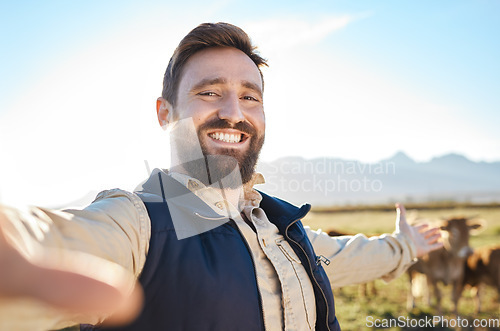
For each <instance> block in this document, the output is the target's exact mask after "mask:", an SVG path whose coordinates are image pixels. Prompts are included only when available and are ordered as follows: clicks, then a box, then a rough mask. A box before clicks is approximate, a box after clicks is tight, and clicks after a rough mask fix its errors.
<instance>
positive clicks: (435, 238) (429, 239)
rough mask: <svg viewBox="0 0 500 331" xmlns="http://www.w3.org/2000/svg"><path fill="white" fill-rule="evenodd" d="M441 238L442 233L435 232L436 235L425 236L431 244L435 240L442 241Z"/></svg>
mask: <svg viewBox="0 0 500 331" xmlns="http://www.w3.org/2000/svg"><path fill="white" fill-rule="evenodd" d="M440 239H441V235H440V234H435V235H433V236H431V237H428V238H425V240H426V241H427V243H429V244H433V243H435V242H440Z"/></svg>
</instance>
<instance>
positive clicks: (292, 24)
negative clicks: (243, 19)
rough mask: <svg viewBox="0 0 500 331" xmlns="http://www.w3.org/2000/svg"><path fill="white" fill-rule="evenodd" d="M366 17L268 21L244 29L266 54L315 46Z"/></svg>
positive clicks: (343, 16) (350, 16)
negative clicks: (308, 45) (297, 47)
mask: <svg viewBox="0 0 500 331" xmlns="http://www.w3.org/2000/svg"><path fill="white" fill-rule="evenodd" d="M366 16H367V15H365V14H364V15H348V14H345V15H340V16H330V17H327V18H324V19H321V20H319V21H312V20H311V21H305V20H300V19H268V20H264V21H255V22H251V23H248V24H246V25H245V26H244V29H245V30H246V31H247V32H248V33H249V35H250V36H252V39H253V41H254V43H256V44H257V45H259V48H261V49H265V50H266V52H272V51H273V50H278V49H279V50H283V49H286V48H292V47H296V46H299V45H304V44H316V43H318V42H320V41H322V40H323V39H325V38H326V37H328V36H329V35H331V34H332V33H334V32H336V31H339V30H341V29H343V28H345V27H346V26H347V25H349V24H351V23H352V22H354V21H356V20H358V19H360V18H364V17H366Z"/></svg>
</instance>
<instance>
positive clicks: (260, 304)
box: [231, 219, 267, 330]
mask: <svg viewBox="0 0 500 331" xmlns="http://www.w3.org/2000/svg"><path fill="white" fill-rule="evenodd" d="M231 221H233V223H234V227H235V228H236V231H238V233H239V234H240V237H241V239H243V242H244V243H245V246H246V248H247V250H248V254H250V259H251V260H252V265H253V270H254V272H255V283H256V284H257V293H258V294H259V308H260V316H262V325H263V326H264V330H267V329H266V320H265V319H264V308H263V307H262V294H261V293H260V287H259V278H258V277H257V269H256V268H255V260H254V259H253V254H252V250H251V249H250V246H249V245H248V242H247V240H246V239H245V236H244V235H243V233H241V231H240V228H239V227H238V224H236V222H235V221H234V220H233V219H231Z"/></svg>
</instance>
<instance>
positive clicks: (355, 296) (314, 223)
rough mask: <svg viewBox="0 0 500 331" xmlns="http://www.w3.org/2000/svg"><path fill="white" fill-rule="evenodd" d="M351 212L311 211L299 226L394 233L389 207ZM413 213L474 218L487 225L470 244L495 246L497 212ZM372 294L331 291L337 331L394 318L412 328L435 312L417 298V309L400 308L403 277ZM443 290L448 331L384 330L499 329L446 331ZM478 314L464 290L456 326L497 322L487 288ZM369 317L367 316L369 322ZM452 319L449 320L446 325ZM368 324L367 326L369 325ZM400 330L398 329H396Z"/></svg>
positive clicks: (448, 209)
mask: <svg viewBox="0 0 500 331" xmlns="http://www.w3.org/2000/svg"><path fill="white" fill-rule="evenodd" d="M352 209H353V210H345V209H344V210H342V209H340V210H337V211H335V210H330V211H325V210H324V209H323V210H319V211H313V212H312V213H311V214H310V215H308V216H307V218H306V219H304V224H305V225H309V226H310V227H311V228H313V229H318V228H321V229H323V230H329V229H336V230H340V231H344V232H353V233H358V232H362V233H366V234H374V233H383V232H391V231H393V229H394V223H395V217H396V213H395V211H393V210H390V208H359V210H360V211H355V210H356V209H355V208H352ZM414 211H415V212H418V216H419V217H424V218H433V219H436V218H440V217H447V216H452V215H465V216H475V215H477V216H479V217H480V218H482V219H484V220H486V221H487V224H488V225H487V227H486V228H485V229H484V231H483V232H481V233H480V234H478V235H477V236H474V237H471V245H472V246H473V247H479V246H483V245H488V244H493V243H500V207H494V206H490V207H488V208H484V207H474V206H457V207H452V206H445V208H425V207H422V208H419V209H418V210H414ZM375 287H376V288H377V294H376V295H369V296H367V297H366V298H363V297H362V296H360V295H359V293H358V286H347V287H344V288H341V289H334V294H335V307H336V310H337V316H338V317H339V321H340V324H341V327H342V329H343V330H348V331H350V330H369V329H376V328H375V327H371V328H370V327H368V326H367V323H369V324H370V322H373V321H374V320H375V319H380V320H381V322H382V320H385V321H387V323H389V322H388V321H389V320H391V319H392V320H393V322H392V323H393V325H396V322H397V319H398V318H400V319H404V320H405V321H407V318H408V319H410V320H411V321H410V323H409V324H412V325H416V323H419V320H421V322H420V323H424V321H425V319H426V318H427V319H429V320H432V318H433V316H435V315H437V312H436V311H435V310H434V309H433V308H432V307H429V306H427V304H426V303H425V302H424V301H423V300H422V298H420V299H417V307H418V308H415V309H413V310H411V311H408V310H407V308H406V298H407V293H408V277H407V275H406V274H405V275H403V276H401V277H400V278H398V279H396V280H394V281H392V282H391V283H389V284H386V283H384V282H383V281H376V282H375ZM442 289H443V302H442V304H443V315H444V318H447V319H448V320H449V321H448V327H434V328H425V327H415V328H412V327H407V328H403V327H389V328H384V329H387V330H427V329H429V330H430V329H432V330H500V328H499V327H498V325H497V326H496V327H477V328H473V327H470V326H469V327H464V328H458V327H451V326H453V323H455V322H456V321H457V320H456V318H455V317H454V316H453V313H452V303H451V299H450V298H451V294H450V288H449V287H442ZM482 311H483V312H482V313H481V314H479V315H477V316H476V315H475V314H474V303H473V300H472V298H471V295H470V293H469V290H468V289H466V290H465V291H464V295H463V297H462V299H461V301H460V306H459V315H460V318H464V319H467V320H468V321H467V322H461V325H464V323H468V324H469V325H472V323H473V320H474V319H482V320H483V323H487V321H486V320H488V319H495V322H497V323H498V319H499V318H500V315H499V312H500V305H499V302H498V295H497V293H496V291H495V290H493V289H492V288H486V291H484V295H483V298H482ZM370 316H371V317H370ZM451 319H454V321H451ZM372 325H373V323H372ZM400 325H401V324H400Z"/></svg>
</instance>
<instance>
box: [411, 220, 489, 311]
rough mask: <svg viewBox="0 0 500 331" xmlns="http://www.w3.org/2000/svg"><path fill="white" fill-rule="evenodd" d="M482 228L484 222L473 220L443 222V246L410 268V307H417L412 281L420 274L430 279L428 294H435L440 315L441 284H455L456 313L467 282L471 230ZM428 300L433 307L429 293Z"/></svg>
mask: <svg viewBox="0 0 500 331" xmlns="http://www.w3.org/2000/svg"><path fill="white" fill-rule="evenodd" d="M483 226H484V221H481V220H478V221H473V220H472V218H469V219H468V218H465V217H451V218H449V219H447V220H445V221H444V223H443V225H442V226H441V230H443V244H444V247H443V248H440V249H438V250H435V251H433V252H431V253H429V254H427V255H425V256H423V257H421V258H419V259H418V261H417V263H415V264H414V265H412V266H411V267H410V268H409V269H408V275H409V280H410V289H409V295H408V308H413V307H415V298H414V293H413V289H412V280H413V277H414V274H415V273H416V272H419V273H422V274H424V275H425V276H426V278H427V285H428V291H430V289H431V288H432V290H433V292H434V296H435V298H436V308H437V310H438V312H441V291H440V290H439V288H438V282H442V283H444V284H445V285H448V284H452V285H453V292H452V300H453V303H454V313H455V314H457V307H458V300H459V299H460V295H461V292H462V284H463V279H464V263H465V261H466V259H467V257H468V256H469V255H470V254H472V249H471V248H470V246H469V236H470V233H471V231H472V230H479V229H480V228H482V227H483ZM427 300H428V304H429V305H430V301H431V300H430V293H428V296H427Z"/></svg>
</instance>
